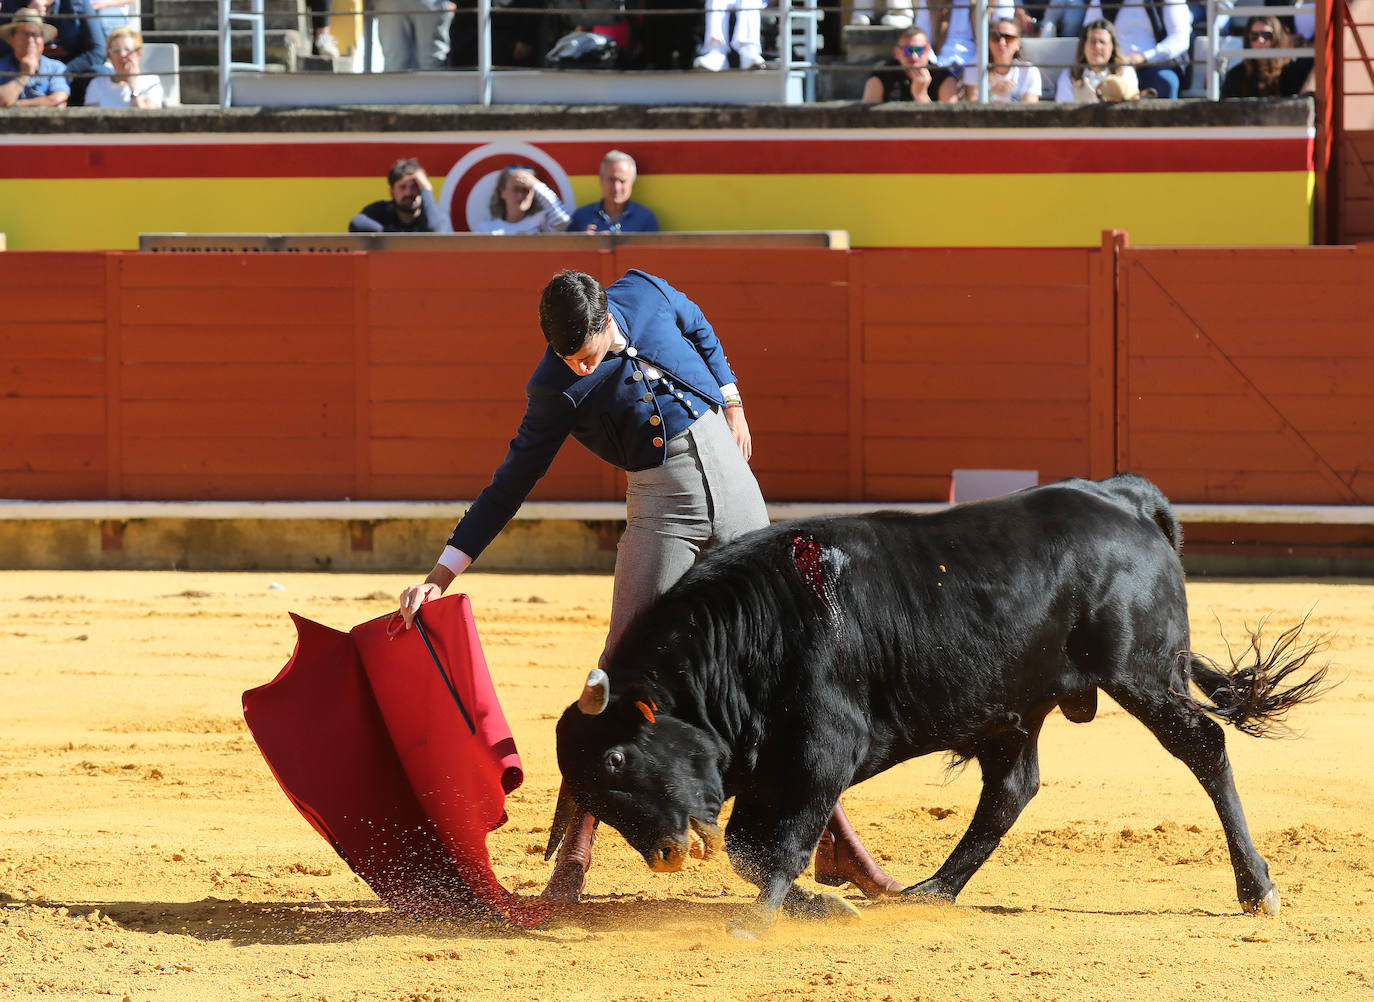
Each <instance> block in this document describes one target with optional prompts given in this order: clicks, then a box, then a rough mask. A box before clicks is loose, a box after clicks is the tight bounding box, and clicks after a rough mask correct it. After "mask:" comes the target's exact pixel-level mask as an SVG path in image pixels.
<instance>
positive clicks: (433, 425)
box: [368, 398, 524, 443]
mask: <svg viewBox="0 0 1374 1002" xmlns="http://www.w3.org/2000/svg"><path fill="white" fill-rule="evenodd" d="M370 413H371V421H370V422H369V424H370V427H369V430H368V437H369V438H372V439H374V440H379V441H380V440H382V439H392V438H412V439H417V440H425V439H431V440H449V439H453V438H456V437H462V438H465V439H482V440H486V439H499V440H500V441H501V442H503V443H504V442H508V441H510V440H511V439H512V438H514V437H515V432H516V429H517V428H518V427H519V425H520V417H521V415H522V414H523V413H524V400H523V398H522V399H521V400H499V401H492V400H474V399H467V400H452V401H446V402H444V403H443V404H442V411H441V413H442V417H441V418H440V419H439V420H435V414H436V410H435V403H434V401H430V400H405V401H397V400H384V401H373V402H372V403H371V405H370Z"/></svg>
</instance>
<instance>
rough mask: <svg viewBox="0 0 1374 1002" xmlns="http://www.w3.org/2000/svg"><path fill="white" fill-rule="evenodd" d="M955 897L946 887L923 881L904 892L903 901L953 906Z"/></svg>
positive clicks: (934, 882)
mask: <svg viewBox="0 0 1374 1002" xmlns="http://www.w3.org/2000/svg"><path fill="white" fill-rule="evenodd" d="M954 897H955V896H954V895H953V894H951V893H950V892H949V890H947V889H946V888H945V887H944V885H942V884H940V883H937V882H936V881H935V880H923V881H921V882H920V883H919V884H912V885H911V886H910V887H908V888H907V889H906V890H904V891H903V892H902V898H903V900H906V901H925V902H929V903H931V904H945V905H949V904H953V903H954Z"/></svg>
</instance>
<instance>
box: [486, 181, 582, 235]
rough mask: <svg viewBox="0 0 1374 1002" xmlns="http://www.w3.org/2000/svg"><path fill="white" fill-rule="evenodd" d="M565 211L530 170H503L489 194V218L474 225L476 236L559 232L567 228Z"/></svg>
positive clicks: (567, 217)
mask: <svg viewBox="0 0 1374 1002" xmlns="http://www.w3.org/2000/svg"><path fill="white" fill-rule="evenodd" d="M571 218H572V217H571V216H569V215H568V210H567V209H565V208H563V203H562V202H560V201H559V200H558V196H557V195H555V194H554V193H553V191H552V190H550V188H549V186H548V185H546V184H545V183H544V182H543V181H541V180H539V178H537V177H535V176H534V168H533V167H519V166H516V167H506V168H505V169H503V170H502V171H501V173H500V174H498V175H497V177H496V188H495V190H494V191H492V194H491V218H490V219H484V220H482V221H481V222H479V223H478V224H477V232H478V233H495V234H498V235H511V234H517V233H560V232H562V231H563V230H566V229H567V228H568V220H569V219H571Z"/></svg>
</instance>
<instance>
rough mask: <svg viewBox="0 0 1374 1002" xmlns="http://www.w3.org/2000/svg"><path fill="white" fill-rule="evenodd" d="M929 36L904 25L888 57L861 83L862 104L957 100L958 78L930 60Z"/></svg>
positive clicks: (922, 31) (913, 26)
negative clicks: (862, 90) (890, 55)
mask: <svg viewBox="0 0 1374 1002" xmlns="http://www.w3.org/2000/svg"><path fill="white" fill-rule="evenodd" d="M930 56H931V51H930V37H929V36H928V35H927V34H926V30H925V29H924V28H921V27H918V26H917V25H912V26H910V27H908V28H904V29H903V30H902V33H901V34H900V35H898V36H897V44H896V45H894V46H893V47H892V58H891V59H889V60H887V61H886V62H884V63H879V64H878V67H877V69H875V70H874V73H873V75H872V76H871V77H869V78H868V80H866V81H865V82H864V94H863V103H864V104H880V103H882V102H884V101H914V102H916V103H917V104H930V103H932V102H940V101H944V102H949V101H957V100H959V81H958V80H957V79H956V78H955V76H954V74H953V73H951V72H950V71H949V70H947V69H945V68H944V67H943V66H935V65H933V64H932V63H931V62H930Z"/></svg>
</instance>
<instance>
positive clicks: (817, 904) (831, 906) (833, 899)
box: [798, 894, 859, 919]
mask: <svg viewBox="0 0 1374 1002" xmlns="http://www.w3.org/2000/svg"><path fill="white" fill-rule="evenodd" d="M798 914H799V915H800V917H801V918H807V919H856V918H858V917H859V909H857V908H855V907H854V906H853V905H851V904H850V903H849V902H848V901H846V900H845V899H844V898H842V897H840V896H839V895H838V894H817V895H815V896H814V897H813V898H812V899H811V900H810V902H808V903H807V906H806V908H805V909H804V910H803V911H801V912H799V913H798Z"/></svg>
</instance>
